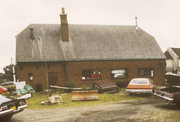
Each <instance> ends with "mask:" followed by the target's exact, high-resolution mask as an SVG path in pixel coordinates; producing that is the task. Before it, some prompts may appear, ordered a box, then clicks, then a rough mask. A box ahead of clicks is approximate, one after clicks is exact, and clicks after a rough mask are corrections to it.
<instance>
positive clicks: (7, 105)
mask: <svg viewBox="0 0 180 122" xmlns="http://www.w3.org/2000/svg"><path fill="white" fill-rule="evenodd" d="M26 107H27V104H26V101H25V100H24V99H11V98H8V97H6V96H4V95H0V121H6V120H8V119H10V118H11V117H12V116H13V115H14V114H16V113H19V112H21V111H23V110H24V109H25V108H26Z"/></svg>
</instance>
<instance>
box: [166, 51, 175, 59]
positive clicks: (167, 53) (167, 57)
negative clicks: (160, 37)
mask: <svg viewBox="0 0 180 122" xmlns="http://www.w3.org/2000/svg"><path fill="white" fill-rule="evenodd" d="M164 55H165V56H166V59H173V58H172V56H171V55H170V54H169V52H168V51H165V53H164Z"/></svg>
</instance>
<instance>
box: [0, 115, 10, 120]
mask: <svg viewBox="0 0 180 122" xmlns="http://www.w3.org/2000/svg"><path fill="white" fill-rule="evenodd" d="M12 116H13V114H10V115H6V116H3V118H1V119H0V120H1V121H7V120H9V119H11V117H12Z"/></svg>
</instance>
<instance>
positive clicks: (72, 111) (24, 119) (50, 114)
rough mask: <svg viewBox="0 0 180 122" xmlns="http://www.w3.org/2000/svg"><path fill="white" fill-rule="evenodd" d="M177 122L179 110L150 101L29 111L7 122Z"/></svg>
mask: <svg viewBox="0 0 180 122" xmlns="http://www.w3.org/2000/svg"><path fill="white" fill-rule="evenodd" d="M144 121H145V122H152V121H153V122H154V121H155V122H159V121H160V122H161V121H162V122H169V121H170V122H179V121H180V107H177V106H176V105H172V104H167V103H165V102H162V101H161V100H159V99H156V98H153V97H150V98H146V99H145V100H140V101H124V102H116V103H108V104H101V105H95V106H82V107H74V108H57V109H43V110H30V109H26V110H24V111H23V112H21V113H18V114H16V115H14V116H13V118H12V119H11V120H10V121H9V122H144Z"/></svg>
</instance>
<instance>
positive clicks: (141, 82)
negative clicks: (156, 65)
mask: <svg viewBox="0 0 180 122" xmlns="http://www.w3.org/2000/svg"><path fill="white" fill-rule="evenodd" d="M149 82H150V81H149V80H148V79H146V78H141V79H140V78H139V79H133V80H132V81H131V82H130V83H129V84H130V85H149V84H150V83H149Z"/></svg>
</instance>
